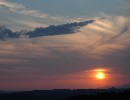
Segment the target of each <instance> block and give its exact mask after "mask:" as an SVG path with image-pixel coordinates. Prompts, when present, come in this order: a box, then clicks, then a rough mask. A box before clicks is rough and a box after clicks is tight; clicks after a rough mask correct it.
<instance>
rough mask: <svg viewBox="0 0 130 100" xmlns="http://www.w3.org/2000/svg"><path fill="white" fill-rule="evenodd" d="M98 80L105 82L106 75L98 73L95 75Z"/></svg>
mask: <svg viewBox="0 0 130 100" xmlns="http://www.w3.org/2000/svg"><path fill="white" fill-rule="evenodd" d="M95 77H96V79H99V80H103V79H105V77H106V76H105V73H104V72H101V71H98V72H97V73H96V75H95Z"/></svg>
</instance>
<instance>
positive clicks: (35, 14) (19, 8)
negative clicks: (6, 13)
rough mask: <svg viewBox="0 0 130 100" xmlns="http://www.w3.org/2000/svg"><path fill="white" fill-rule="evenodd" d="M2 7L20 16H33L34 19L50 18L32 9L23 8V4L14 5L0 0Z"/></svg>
mask: <svg viewBox="0 0 130 100" xmlns="http://www.w3.org/2000/svg"><path fill="white" fill-rule="evenodd" d="M0 5H1V6H5V7H7V8H8V9H9V10H10V11H12V12H16V13H19V14H24V15H29V16H33V17H39V18H46V17H47V16H48V14H46V13H41V12H40V11H38V10H31V9H29V8H27V7H25V6H23V5H22V4H18V3H12V2H8V1H6V0H0Z"/></svg>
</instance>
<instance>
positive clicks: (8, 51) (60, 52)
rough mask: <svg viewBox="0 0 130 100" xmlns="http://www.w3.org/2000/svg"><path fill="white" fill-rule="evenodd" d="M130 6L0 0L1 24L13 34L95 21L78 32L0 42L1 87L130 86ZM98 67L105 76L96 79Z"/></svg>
mask: <svg viewBox="0 0 130 100" xmlns="http://www.w3.org/2000/svg"><path fill="white" fill-rule="evenodd" d="M129 5H130V1H129V0H0V25H2V26H6V27H7V28H9V29H10V30H12V31H13V32H19V31H21V30H26V31H32V30H34V29H35V28H37V27H43V28H46V27H48V26H49V25H62V24H66V23H73V22H77V23H78V22H84V21H88V20H95V21H94V23H89V24H87V25H84V26H82V27H80V29H79V31H77V32H76V33H74V34H63V35H54V36H40V37H35V38H20V39H19V38H18V39H7V40H5V41H2V40H0V90H33V89H55V88H57V89H61V88H70V89H77V88H83V89H84V88H99V87H105V86H119V85H123V84H129V83H130V62H129V59H130V6H129ZM0 32H1V31H0ZM0 34H1V33H0ZM99 69H101V70H103V72H104V73H105V75H106V78H105V79H104V80H97V79H95V77H94V73H95V70H96V71H97V70H99Z"/></svg>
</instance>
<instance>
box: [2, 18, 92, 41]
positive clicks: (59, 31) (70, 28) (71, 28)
mask: <svg viewBox="0 0 130 100" xmlns="http://www.w3.org/2000/svg"><path fill="white" fill-rule="evenodd" d="M93 22H94V20H89V21H85V22H79V23H77V22H75V23H68V24H63V25H58V26H54V25H51V26H49V27H46V28H43V27H39V28H36V29H34V30H33V31H29V32H26V31H20V32H12V31H11V30H10V29H8V28H6V27H4V26H1V27H0V39H1V40H6V39H8V38H21V37H23V36H24V37H29V38H35V37H41V36H53V35H63V34H72V33H76V32H77V31H79V29H80V27H84V26H86V25H88V24H92V23H93ZM25 24H26V23H25Z"/></svg>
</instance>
